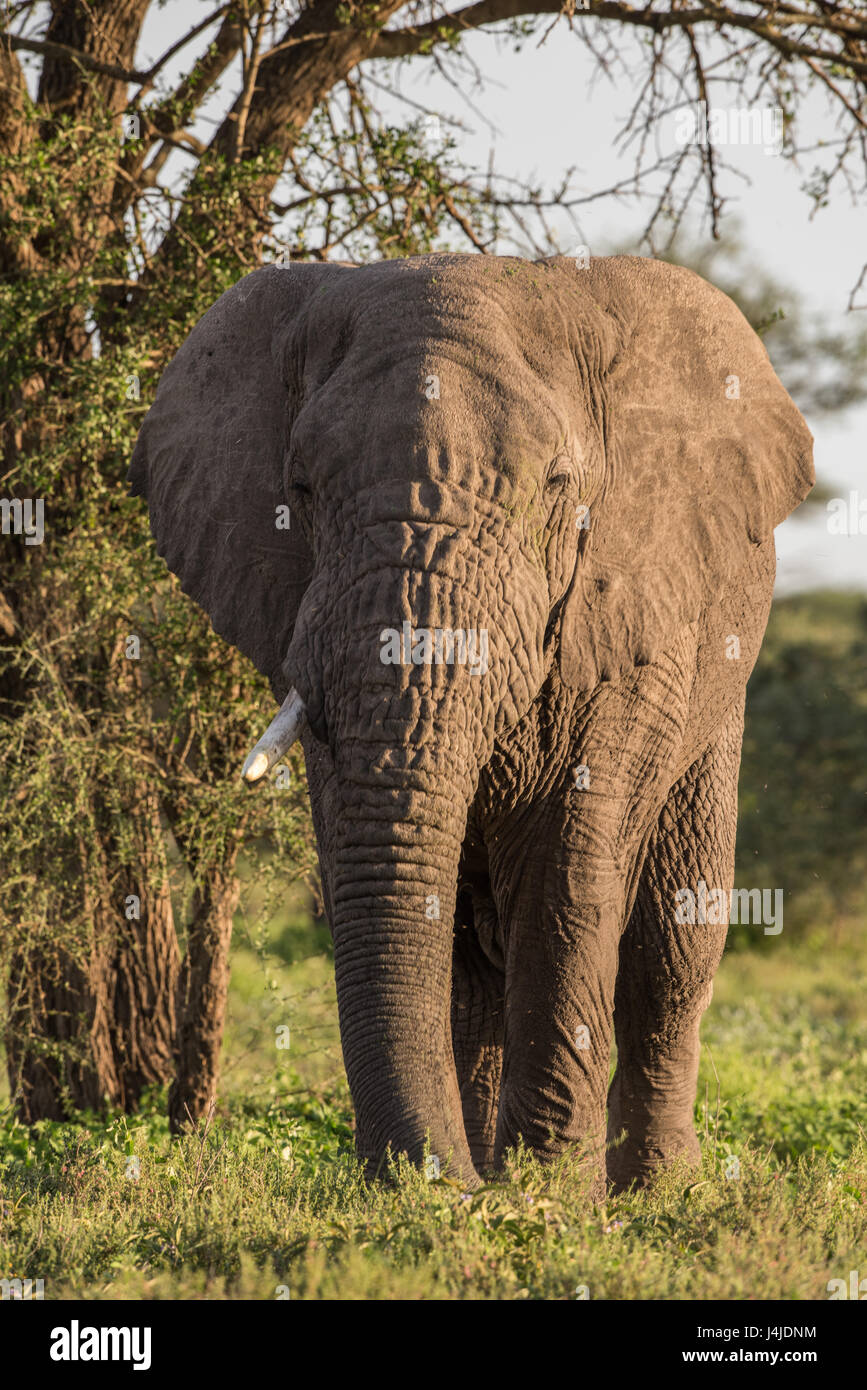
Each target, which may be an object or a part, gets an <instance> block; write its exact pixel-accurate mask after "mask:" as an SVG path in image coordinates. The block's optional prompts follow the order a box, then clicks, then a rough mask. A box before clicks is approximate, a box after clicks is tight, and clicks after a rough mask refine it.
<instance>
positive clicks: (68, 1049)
mask: <svg viewBox="0 0 867 1390" xmlns="http://www.w3.org/2000/svg"><path fill="white" fill-rule="evenodd" d="M135 833H136V839H137V852H136V873H135V876H134V877H133V876H131V875H129V876H127V878H126V880H125V882H123V883H122V884H120V885H119V886H113V887H112V888H111V889H110V890H106V892H105V893H104V895H103V896H102V898H101V899H100V900H99V901H98V902H97V903H96V904H95V905H94V910H93V939H92V943H91V949H90V955H89V959H88V961H87V965H86V967H85V966H83V965H82V963H81V961H80V960H77V959H75V958H74V957H73V956H72V955H71V954H69V953H67V952H65V951H63V950H62V949H61V950H58V949H56V948H55V949H53V950H52V949H48V948H44V947H41V946H39V945H38V944H37V945H35V946H34V949H32V950H26V949H22V950H20V951H17V952H16V953H15V955H14V957H13V960H12V962H11V966H10V973H9V981H8V998H9V1023H8V1029H7V1039H6V1042H7V1069H8V1075H9V1086H10V1091H11V1094H12V1096H13V1097H14V1099H15V1103H16V1108H17V1111H18V1114H19V1115H20V1117H21V1119H22V1120H23V1121H24V1122H25V1123H28V1124H32V1123H33V1122H34V1121H36V1120H42V1119H50V1120H58V1119H63V1118H65V1117H67V1116H68V1115H69V1114H70V1113H71V1112H73V1111H75V1110H95V1109H99V1108H101V1107H102V1106H103V1105H111V1106H118V1107H120V1108H121V1109H123V1110H126V1111H131V1110H134V1109H135V1108H136V1106H137V1104H138V1102H139V1100H140V1098H141V1094H142V1091H143V1090H144V1088H145V1087H146V1086H161V1085H166V1084H167V1083H168V1082H169V1080H170V1079H171V1077H172V1075H173V1072H174V1043H175V1007H176V994H177V985H178V974H179V965H180V962H179V953H178V945H177V936H176V933H175V924H174V916H173V913H172V902H171V894H170V891H169V885H168V881H167V880H166V879H165V878H164V877H163V881H162V883H160V877H161V876H160V865H159V863H158V862H157V861H158V859H159V857H160V854H161V845H160V842H159V840H158V839H157V837H158V836H160V835H161V828H160V825H159V818H158V815H157V811H156V808H155V806H151V808H150V812H149V813H148V812H147V811H146V812H144V813H143V814H142V816H141V818H140V819H139V821H138V823H137V825H136V828H135ZM154 885H159V886H158V887H155V886H154ZM132 898H135V899H137V900H138V903H139V904H140V906H139V908H138V909H137V910H138V911H139V914H140V915H139V916H138V917H136V916H132V917H129V918H128V917H127V916H126V910H125V904H126V903H127V902H129V903H130V908H129V910H130V911H133V907H132V903H131V899H132Z"/></svg>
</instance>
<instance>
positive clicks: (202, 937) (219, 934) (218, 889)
mask: <svg viewBox="0 0 867 1390" xmlns="http://www.w3.org/2000/svg"><path fill="white" fill-rule="evenodd" d="M233 867H234V864H233V863H231V864H230V865H229V866H227V867H226V868H224V869H223V870H216V869H215V870H214V871H213V873H212V874H211V875H210V876H209V878H208V880H207V882H206V883H205V885H204V886H203V887H202V888H200V889H197V890H196V893H195V897H194V899H193V921H192V924H191V926H190V934H189V941H188V943H187V953H186V955H185V957H184V963H183V966H182V969H181V980H180V988H179V1002H178V1016H179V1019H178V1055H177V1074H176V1077H175V1080H174V1082H173V1084H172V1087H171V1090H170V1092H169V1123H170V1126H171V1130H172V1133H173V1134H179V1133H181V1131H182V1130H183V1129H184V1128H186V1127H187V1126H188V1125H189V1124H190V1123H195V1122H196V1121H198V1120H200V1119H201V1118H202V1117H203V1116H205V1115H207V1114H208V1111H209V1110H210V1107H211V1105H212V1103H213V1102H214V1101H215V1100H216V1095H217V1083H218V1081H219V1076H220V1049H221V1046H222V1042H223V1027H224V1024H225V1018H226V1000H227V998H228V993H229V944H230V942H231V939H232V917H233V914H234V911H235V908H236V907H237V905H238V897H239V892H240V887H239V884H238V880H237V878H236V877H235V874H234V872H233Z"/></svg>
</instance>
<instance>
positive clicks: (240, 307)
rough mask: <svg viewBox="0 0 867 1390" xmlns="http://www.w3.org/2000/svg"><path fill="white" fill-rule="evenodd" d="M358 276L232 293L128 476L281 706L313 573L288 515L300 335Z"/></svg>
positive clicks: (173, 559) (172, 381)
mask: <svg viewBox="0 0 867 1390" xmlns="http://www.w3.org/2000/svg"><path fill="white" fill-rule="evenodd" d="M347 273H348V272H347V271H346V270H345V269H341V268H339V267H337V266H330V265H313V264H297V265H291V266H287V267H285V268H283V267H276V266H274V267H271V266H269V267H264V268H262V269H261V270H256V271H254V272H253V273H252V274H251V275H247V276H245V277H244V279H243V280H240V281H239V282H238V283H237V284H236V285H233V286H232V288H231V289H230V290H227V291H226V293H225V294H224V295H222V296H221V298H220V299H218V300H217V302H216V304H214V305H213V306H212V307H211V308H210V309H209V310H208V312H207V313H206V314H205V316H204V318H202V319H201V320H200V321H199V323H198V324H197V325H196V327H195V328H194V329H193V331H192V333H191V334H190V336H189V337H188V338H187V340H186V342H185V343H184V344H183V346H182V347H181V349H180V351H179V352H178V353H177V355H176V356H175V357H174V358H173V359H172V361H171V362H170V363H169V366H168V367H167V368H166V370H165V372H164V373H163V375H162V377H161V379H160V383H159V387H158V389H157V393H156V397H155V399H154V403H153V405H152V406H151V409H150V410H149V411H148V413H147V415H146V417H145V420H144V423H143V425H142V427H141V431H140V433H139V437H138V441H137V443H136V446H135V451H134V453H133V457H132V463H131V466H130V470H129V481H130V490H131V492H132V493H133V494H139V495H141V496H144V497H147V500H148V504H149V508H150V521H151V529H152V531H153V533H154V536H155V538H156V543H157V549H158V551H159V553H160V555H162V556H163V558H164V559H165V561H166V564H167V565H168V566H169V568H170V569H171V570H173V571H174V572H175V574H177V576H178V578H179V579H180V581H181V586H182V588H183V589H184V592H185V593H187V594H189V595H190V596H191V598H194V599H195V600H196V602H197V603H200V604H201V606H202V607H203V608H204V609H205V611H206V612H207V614H208V616H209V617H210V619H211V622H212V624H213V626H214V628H215V630H216V631H217V632H218V633H219V634H220V635H221V636H222V637H225V638H226V639H227V640H228V641H229V642H231V643H233V644H234V645H235V646H236V647H238V648H240V650H241V651H242V652H244V654H245V655H246V656H248V657H250V659H251V660H252V661H253V662H254V663H255V665H256V666H257V667H258V668H259V670H260V671H262V672H263V673H264V674H265V675H266V676H268V678H269V679H270V681H271V684H272V687H273V689H274V693H275V695H277V697H278V698H282V696H283V695H284V694H285V679H284V678H283V676H282V674H281V671H280V666H281V663H282V661H283V658H284V657H285V655H286V649H287V647H288V646H289V641H290V638H291V635H292V629H293V626H294V623H295V615H296V613H297V610H298V605H299V603H300V601H301V598H302V596H303V593H304V589H305V586H306V583H307V580H308V579H309V577H310V573H311V571H312V568H313V562H312V557H311V554H310V551H309V547H308V545H307V543H306V541H305V539H304V536H303V534H302V532H301V529H300V527H299V526H297V525H296V524H295V522H294V521H293V519H292V517H291V514H287V512H286V511H285V510H283V511H280V510H278V509H280V508H285V506H286V504H287V501H288V499H287V496H286V493H285V485H284V461H285V458H286V452H287V447H288V443H289V434H290V430H291V426H292V417H293V404H294V402H293V398H292V396H293V389H297V388H293V383H292V382H291V381H290V379H289V378H291V377H293V376H294V375H295V371H294V363H293V350H294V349H293V346H292V338H293V329H297V327H298V324H299V319H300V317H301V315H302V314H303V312H304V310H305V308H306V307H307V306H308V305H309V304H310V301H311V299H312V298H313V297H314V296H315V295H316V294H317V293H319V292H321V291H322V290H323V288H324V287H325V286H326V285H330V284H331V283H332V281H333V277H335V276H337V275H345V274H347ZM287 520H288V523H289V525H288V529H286V522H287ZM278 522H279V523H280V524H279V525H278Z"/></svg>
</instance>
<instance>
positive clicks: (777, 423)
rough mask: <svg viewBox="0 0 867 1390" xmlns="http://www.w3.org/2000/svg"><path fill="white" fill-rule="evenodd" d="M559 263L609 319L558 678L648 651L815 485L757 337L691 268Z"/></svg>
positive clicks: (791, 412)
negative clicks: (595, 467)
mask: <svg viewBox="0 0 867 1390" xmlns="http://www.w3.org/2000/svg"><path fill="white" fill-rule="evenodd" d="M558 264H560V265H561V266H562V267H563V269H564V273H566V274H570V275H574V276H579V277H585V279H584V281H583V283H584V285H585V287H586V289H587V291H588V293H589V294H590V295H591V296H592V297H593V298H594V299H595V300H596V302H597V303H598V304H599V306H600V308H602V309H603V310H604V311H605V312H606V313H607V314H608V315H609V317H610V319H611V321H612V322H613V323H614V324H615V326H616V328H617V331H618V333H619V336H620V341H619V347H618V350H617V352H616V354H615V357H614V359H613V360H612V362H611V364H610V367H609V369H608V372H607V375H606V377H605V379H604V380H603V382H602V390H601V411H602V421H601V428H602V433H603V437H604V448H605V466H604V482H603V484H602V489H601V492H600V494H599V496H598V498H596V499H595V501H593V502H592V503H591V504H590V508H589V515H588V517H587V521H588V523H589V525H588V531H587V533H586V536H585V537H582V540H583V541H584V542H585V543H584V544H582V545H581V547H580V548H579V549H580V558H579V561H578V564H577V566H576V570H575V575H574V578H573V581H572V584H571V587H570V589H569V592H568V594H567V597H566V601H565V604H564V609H563V618H562V624H561V656H560V665H561V672H562V676H563V679H564V681H565V682H566V683H567V684H568V685H570V686H572V687H573V688H576V689H581V690H583V689H591V688H592V687H593V686H595V685H596V684H597V682H598V681H600V680H614V679H617V678H618V677H619V676H622V675H624V674H626V673H627V672H628V671H629V670H631V669H632V668H633V667H635V666H637V665H645V664H647V663H648V662H650V661H653V660H654V659H655V658H656V657H658V656H659V655H660V654H661V653H662V652H663V651H664V650H665V648H666V647H667V646H668V645H670V643H671V642H672V641H673V640H674V638H675V636H676V633H677V631H678V628H679V627H682V626H683V625H684V624H686V623H689V622H692V621H693V620H695V619H696V618H698V616H699V614H700V613H701V611H702V609H703V608H704V607H705V606H706V605H707V604H709V603H713V602H714V600H715V599H716V598H717V597H718V596H719V595H720V594H722V593H723V592H724V590H725V588H726V586H727V584H728V583H729V582H730V580H731V579H732V578H733V576H734V575H735V574H736V573H737V571H738V570H739V569H740V568H741V566H742V565H743V564H744V563H745V561H746V560H747V558H748V556H749V553H750V548H751V547H753V546H755V545H757V544H759V543H760V542H761V541H762V540H764V539H765V538H767V537H769V536H770V535H771V533H772V531H773V529H774V527H775V526H777V525H779V523H780V522H781V521H783V519H784V518H785V517H787V516H788V515H789V513H790V512H791V511H792V510H793V509H794V508H795V507H797V505H798V503H799V502H801V501H803V499H804V497H806V495H807V493H808V492H809V491H810V488H811V487H812V486H813V483H814V481H815V475H814V472H813V464H812V436H811V435H810V432H809V430H808V429H807V427H806V425H805V423H804V421H803V419H802V418H801V415H800V413H799V412H798V410H797V408H796V407H795V405H794V404H793V402H792V401H791V399H790V398H789V396H788V395H787V394H786V392H785V390H784V389H783V387H782V385H781V384H780V382H779V380H778V378H777V376H776V374H775V372H774V370H773V368H772V366H771V364H770V362H769V360H768V355H767V353H766V352H765V349H764V347H763V346H762V343H761V341H760V339H759V338H758V337H757V336H756V334H755V333H754V332H753V330H752V329H751V328H750V326H749V324H748V323H747V321H746V319H745V318H744V317H743V315H742V314H741V313H740V311H739V310H738V309H737V308H736V307H735V305H734V304H733V303H732V301H731V300H730V299H729V298H728V297H727V296H726V295H724V294H722V293H721V292H720V291H719V290H716V289H714V288H713V287H712V286H711V285H709V284H707V283H706V282H705V281H704V280H702V279H701V278H700V277H699V276H698V275H695V274H693V272H692V271H688V270H684V269H682V268H680V267H676V266H669V265H666V264H664V263H662V262H659V261H648V260H644V259H639V258H636V257H631V256H630V257H627V256H617V257H612V258H610V259H599V260H594V261H591V263H590V266H589V267H587V268H584V269H582V268H580V267H577V266H574V265H572V266H568V267H567V264H566V263H565V262H563V261H560V262H559V263H558Z"/></svg>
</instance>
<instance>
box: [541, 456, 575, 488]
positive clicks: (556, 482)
mask: <svg viewBox="0 0 867 1390" xmlns="http://www.w3.org/2000/svg"><path fill="white" fill-rule="evenodd" d="M574 480H575V470H574V469H573V467H572V460H571V459H570V458H568V456H567V455H565V454H560V455H559V457H558V458H555V460H554V462H553V463H552V464H551V467H550V468H549V469H548V476H547V478H546V479H545V490H546V492H548V491H552V492H553V491H554V490H555V489H556V488H561V487H563V485H564V484H565V483H571V482H574Z"/></svg>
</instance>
